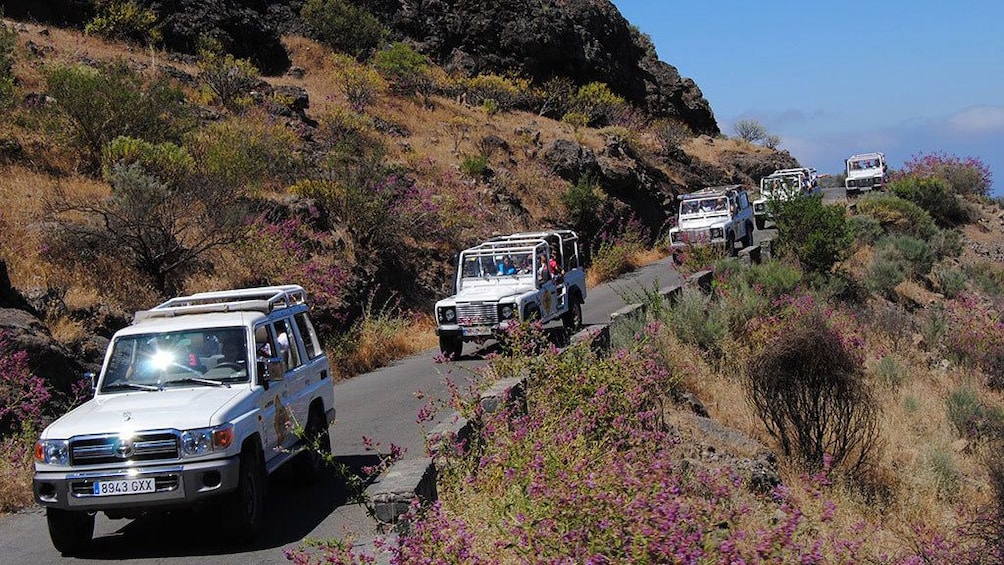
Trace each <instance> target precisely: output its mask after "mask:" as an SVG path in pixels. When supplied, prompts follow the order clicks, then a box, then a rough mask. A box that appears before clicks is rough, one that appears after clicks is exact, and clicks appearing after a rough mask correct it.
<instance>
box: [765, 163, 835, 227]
mask: <svg viewBox="0 0 1004 565" xmlns="http://www.w3.org/2000/svg"><path fill="white" fill-rule="evenodd" d="M820 193H821V189H820V188H819V183H818V181H817V180H816V179H815V178H814V175H813V173H812V170H811V169H806V168H799V169H779V170H777V171H774V172H773V173H771V174H770V175H768V176H766V177H763V178H762V179H760V197H759V198H757V199H756V200H754V201H753V215H754V217H755V218H756V227H757V229H761V230H762V229H763V228H764V227H765V226H766V225H767V222H768V221H769V220H770V219H771V216H772V215H773V212H772V210H771V205H770V203H771V202H778V201H781V202H783V201H786V200H791V199H792V198H796V197H798V196H810V195H814V194H820Z"/></svg>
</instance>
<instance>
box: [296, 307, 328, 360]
mask: <svg viewBox="0 0 1004 565" xmlns="http://www.w3.org/2000/svg"><path fill="white" fill-rule="evenodd" d="M295 319H296V327H297V328H298V329H299V330H300V337H302V338H303V348H304V349H305V350H306V353H307V359H315V358H317V357H320V356H321V355H322V354H323V353H324V350H323V349H321V343H320V341H319V340H318V339H317V332H316V331H314V324H312V323H311V322H310V318H309V317H308V316H307V313H306V312H300V313H299V314H297V315H296V318H295Z"/></svg>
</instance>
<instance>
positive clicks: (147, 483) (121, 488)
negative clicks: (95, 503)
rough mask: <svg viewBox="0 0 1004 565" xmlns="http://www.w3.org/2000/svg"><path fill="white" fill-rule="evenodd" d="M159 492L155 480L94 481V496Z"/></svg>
mask: <svg viewBox="0 0 1004 565" xmlns="http://www.w3.org/2000/svg"><path fill="white" fill-rule="evenodd" d="M156 490H157V487H156V485H155V484H154V482H153V479H123V480H117V481H94V496H117V495H120V494H142V493H144V492H154V491H156Z"/></svg>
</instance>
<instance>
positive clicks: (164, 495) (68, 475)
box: [33, 456, 240, 511]
mask: <svg viewBox="0 0 1004 565" xmlns="http://www.w3.org/2000/svg"><path fill="white" fill-rule="evenodd" d="M239 467H240V459H239V457H237V456H234V457H229V458H227V459H214V460H211V461H198V462H186V463H183V464H179V465H151V466H148V467H133V468H128V469H125V468H118V469H103V470H91V471H79V472H71V471H67V472H62V471H59V472H51V471H46V472H37V473H35V478H34V480H33V489H34V492H35V500H36V501H37V502H38V503H39V504H40V505H42V506H47V507H52V508H60V509H64V510H87V511H97V510H115V509H142V508H157V507H168V506H177V507H184V506H192V505H194V504H195V503H197V502H199V501H202V500H204V499H208V498H211V497H215V496H219V495H222V494H225V493H227V492H231V491H233V490H234V489H236V488H237V481H238V475H239ZM149 478H152V479H154V483H155V485H156V490H155V491H154V492H150V493H142V494H124V495H117V496H97V495H95V494H94V483H95V481H105V480H119V479H149Z"/></svg>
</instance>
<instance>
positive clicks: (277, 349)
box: [34, 285, 335, 554]
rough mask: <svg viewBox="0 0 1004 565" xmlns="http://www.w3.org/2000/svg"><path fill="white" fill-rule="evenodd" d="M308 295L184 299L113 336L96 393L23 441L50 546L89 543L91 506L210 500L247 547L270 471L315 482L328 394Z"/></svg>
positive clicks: (256, 293) (266, 292)
mask: <svg viewBox="0 0 1004 565" xmlns="http://www.w3.org/2000/svg"><path fill="white" fill-rule="evenodd" d="M306 298H307V297H306V292H305V291H304V290H303V288H301V287H299V286H296V285H285V286H273V287H262V288H251V289H244V290H232V291H222V292H207V293H200V294H194V295H191V296H184V297H179V298H173V299H171V300H168V301H167V302H164V303H163V304H161V305H159V306H157V307H155V308H153V309H150V310H145V311H140V312H137V313H136V315H135V317H134V319H133V323H132V324H131V325H129V326H127V327H125V328H123V329H121V330H119V331H118V332H116V334H115V335H114V336H113V337H112V340H111V342H110V343H109V345H108V350H107V353H106V354H105V360H104V363H103V365H102V368H101V373H100V375H98V376H96V377H92V382H93V385H94V397H93V398H92V399H90V400H88V401H87V402H85V403H84V404H83V405H81V406H79V407H77V408H76V409H74V410H72V411H70V412H69V413H67V414H65V415H63V416H62V417H60V418H59V419H58V420H56V421H55V422H53V423H52V424H50V425H49V426H48V427H47V428H46V429H45V430H44V431H43V432H42V434H41V438H40V439H39V440H38V442H37V443H36V444H35V477H34V494H35V499H36V500H37V501H38V503H39V504H40V505H42V506H44V507H45V509H46V518H47V521H48V526H49V534H50V537H51V539H52V543H53V545H54V546H55V548H56V549H57V550H59V551H61V552H62V553H66V554H71V553H75V552H77V551H79V550H81V549H83V548H84V547H85V546H86V545H87V544H89V543H90V540H91V537H92V535H93V531H94V515H95V513H96V512H98V511H103V512H104V513H105V514H107V515H108V517H109V518H134V517H137V516H140V515H142V514H144V513H146V512H149V511H156V510H169V509H172V508H177V507H195V506H203V503H210V502H211V503H214V504H213V505H212V507H213V508H216V509H217V510H219V511H221V519H222V524H223V526H224V530H225V533H226V534H228V535H229V537H230V538H231V539H233V540H235V541H240V542H246V541H250V540H251V539H254V537H255V536H256V535H258V533H259V532H260V531H261V529H262V525H263V520H264V511H265V506H264V495H265V492H266V489H267V486H268V480H267V477H268V475H269V474H271V473H272V472H273V471H275V470H276V469H278V468H280V467H281V466H283V465H285V464H286V463H287V462H293V463H295V464H296V465H297V467H298V470H299V471H300V472H301V473H302V475H303V476H304V477H305V478H308V479H314V478H316V477H317V476H319V474H320V473H321V472H322V469H323V466H324V464H325V462H324V454H325V453H326V452H330V448H331V446H330V436H329V430H328V427H329V425H330V424H331V423H333V422H334V410H335V409H334V386H333V382H332V378H331V373H330V370H329V367H328V359H327V357H326V356H325V354H324V350H323V349H322V348H321V342H320V340H319V339H318V336H317V334H316V332H315V330H314V326H313V325H312V324H311V322H310V318H309V317H308V316H307V310H308V306H307V300H306ZM300 426H302V430H303V431H302V432H301V433H297V432H298V430H299V429H300ZM308 447H311V448H310V449H308Z"/></svg>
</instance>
